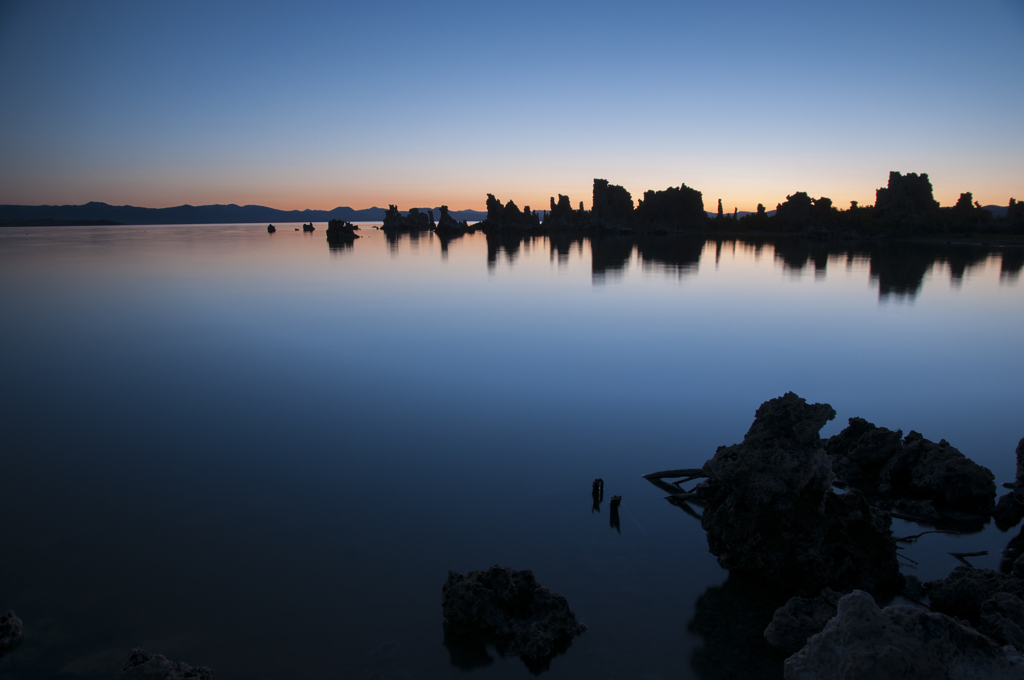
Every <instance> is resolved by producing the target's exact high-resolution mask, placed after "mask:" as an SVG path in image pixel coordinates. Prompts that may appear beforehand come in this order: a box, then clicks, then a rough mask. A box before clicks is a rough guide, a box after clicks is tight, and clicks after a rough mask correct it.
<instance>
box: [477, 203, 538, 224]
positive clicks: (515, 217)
mask: <svg viewBox="0 0 1024 680" xmlns="http://www.w3.org/2000/svg"><path fill="white" fill-rule="evenodd" d="M475 226H476V227H477V228H479V229H481V230H483V231H485V232H487V233H493V232H495V231H503V230H504V231H509V230H511V231H519V230H523V229H536V228H538V227H540V215H538V214H537V213H535V212H533V211H532V210H530V206H526V207H525V208H524V209H523V210H520V209H519V206H517V205H516V204H515V202H514V201H509V202H508V203H506V204H504V205H502V203H501V201H499V200H498V199H497V198H495V197H494V194H487V219H485V220H483V221H482V222H479V223H477V224H476V225H475Z"/></svg>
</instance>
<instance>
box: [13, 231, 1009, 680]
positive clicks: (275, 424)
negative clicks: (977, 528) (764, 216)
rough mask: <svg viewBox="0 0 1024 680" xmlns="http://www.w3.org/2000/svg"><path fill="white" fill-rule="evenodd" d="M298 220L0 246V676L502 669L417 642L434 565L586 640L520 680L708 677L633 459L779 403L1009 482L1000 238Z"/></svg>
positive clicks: (436, 609) (686, 594)
mask: <svg viewBox="0 0 1024 680" xmlns="http://www.w3.org/2000/svg"><path fill="white" fill-rule="evenodd" d="M294 226H297V225H287V226H280V228H279V231H278V232H277V233H276V234H272V235H271V234H267V233H266V227H265V225H212V226H168V227H102V228H73V227H68V228H59V229H52V228H51V229H4V230H2V231H0V319H2V324H0V385H2V389H0V414H2V415H0V499H2V507H3V514H2V517H3V521H2V524H0V526H2V529H0V537H2V544H0V545H2V548H0V610H6V609H8V608H13V609H14V610H15V611H16V612H17V613H18V614H19V616H21V618H22V619H23V620H24V622H25V641H24V643H23V645H22V646H21V647H20V648H19V649H18V650H17V651H16V652H15V653H14V654H11V655H9V656H8V657H5V658H4V659H3V660H2V661H0V677H3V678H43V677H54V676H57V675H58V674H64V675H62V676H61V677H73V676H75V675H78V676H81V677H105V678H109V677H112V675H113V672H114V670H115V669H116V668H118V667H119V665H120V663H121V662H122V661H123V659H124V657H125V655H126V654H127V651H128V650H129V649H130V648H131V647H134V646H142V647H145V648H147V649H149V650H151V651H154V652H158V653H162V654H165V655H167V656H168V657H170V658H172V659H178V660H182V661H186V662H188V663H191V664H201V665H208V666H210V667H212V668H213V669H214V672H215V674H216V677H217V678H221V679H224V678H371V677H373V678H449V677H458V678H467V677H471V678H478V679H479V680H485V679H490V678H526V677H529V672H528V671H527V669H526V667H525V665H524V664H523V663H522V662H521V661H520V660H519V659H518V658H510V659H507V658H503V657H501V656H500V655H498V654H496V653H495V652H494V650H493V649H491V650H490V651H489V655H490V661H487V660H486V659H484V660H477V661H476V663H477V664H480V663H482V664H483V665H477V667H475V668H473V669H471V670H467V669H466V668H464V666H467V665H472V664H471V663H469V662H467V661H466V660H465V659H463V658H461V657H458V656H456V657H455V659H454V663H453V656H452V654H450V653H449V650H448V649H447V648H446V647H445V646H444V644H443V630H442V617H441V606H440V594H441V585H442V583H443V582H444V580H445V576H446V574H447V571H448V570H449V569H454V570H457V571H460V572H466V571H468V570H473V569H485V568H487V567H488V566H490V565H492V564H495V563H499V564H503V565H507V566H511V567H514V568H518V569H532V570H534V572H535V573H536V575H537V577H538V579H539V581H540V582H541V583H542V584H543V585H546V586H548V587H549V588H551V589H552V590H555V591H557V592H560V593H562V594H563V595H565V596H566V597H567V598H568V600H569V602H570V605H571V606H572V607H573V608H574V609H575V610H576V612H577V614H578V615H579V617H580V619H581V620H582V621H583V622H584V623H586V624H587V625H588V626H589V627H590V628H589V630H588V631H587V632H586V633H584V634H583V635H582V636H581V637H579V638H577V639H576V640H575V641H574V642H573V644H572V646H571V647H570V648H569V650H568V651H567V652H566V653H565V654H563V655H560V656H558V657H556V658H555V659H554V660H553V661H552V663H551V667H550V670H549V671H548V672H547V673H546V674H545V675H546V676H547V677H550V678H579V677H587V678H623V677H633V678H696V677H700V678H716V677H727V676H728V675H729V673H730V672H732V671H730V669H729V663H728V659H727V658H726V659H725V660H723V659H721V658H719V657H718V656H716V654H719V651H716V645H715V641H714V640H711V641H709V642H708V643H707V644H706V642H705V639H704V637H703V636H702V635H701V626H700V624H699V623H698V624H697V625H694V624H692V623H691V622H692V621H693V620H694V617H695V604H696V603H697V601H698V598H700V597H701V596H702V594H705V592H706V591H708V589H709V588H711V589H712V590H711V591H709V592H711V593H712V594H713V593H716V592H719V591H718V590H717V589H716V588H717V586H720V585H721V584H722V583H723V582H724V581H725V580H726V577H727V574H726V573H725V572H724V571H722V570H721V569H720V568H719V567H718V566H717V563H716V561H715V559H714V557H713V556H711V555H710V554H708V552H707V544H706V542H705V539H704V534H703V531H702V530H701V529H700V525H699V523H698V522H697V521H696V520H694V519H692V518H690V517H688V516H687V515H685V514H684V513H683V512H681V511H680V510H679V509H678V508H676V507H673V506H671V505H669V504H668V503H666V502H665V500H664V499H663V496H664V494H663V493H661V492H659V491H658V490H657V489H656V488H655V487H653V486H652V485H650V484H649V483H647V482H646V481H644V480H642V479H640V475H641V474H642V473H645V472H650V471H653V470H656V469H663V468H668V467H696V466H699V465H700V464H702V463H703V461H704V460H706V459H707V458H709V457H710V456H711V455H713V453H714V451H715V448H716V447H717V446H719V445H722V444H732V443H735V442H737V441H740V440H741V439H742V437H743V434H744V433H745V432H746V430H747V428H748V427H749V425H750V422H751V420H752V418H753V414H754V410H755V409H756V408H757V406H758V405H759V404H761V402H763V401H765V400H767V399H770V398H772V397H776V396H779V395H781V394H783V393H784V392H786V391H790V390H792V391H795V392H796V393H798V394H799V395H800V396H802V397H805V398H807V399H808V400H809V401H822V402H828V403H830V404H831V405H832V406H833V407H834V408H835V409H836V411H837V412H838V414H839V415H838V417H837V418H836V420H835V421H833V422H832V423H830V424H829V425H828V426H826V428H825V429H824V430H823V434H824V435H825V436H829V435H832V434H835V433H836V432H838V431H839V430H840V429H842V427H844V426H845V424H846V420H847V418H849V417H852V416H862V417H865V418H867V419H869V420H871V421H873V422H875V423H876V424H878V425H882V426H886V427H890V428H893V429H897V428H902V429H903V430H904V432H905V433H906V432H908V431H909V430H911V429H915V430H918V431H920V432H922V433H923V434H924V435H925V436H926V437H928V438H930V439H934V440H938V439H940V438H945V439H947V440H949V441H950V442H951V443H952V444H953V445H955V446H957V447H958V448H959V449H960V450H962V451H963V452H964V453H966V454H967V455H968V456H970V457H972V458H974V459H975V460H977V461H978V462H980V463H982V464H984V465H987V466H988V467H989V468H991V469H992V471H993V472H994V473H995V475H996V478H997V481H998V482H1002V481H1009V480H1010V479H1012V477H1013V474H1014V456H1013V450H1014V447H1015V446H1016V443H1017V441H1018V440H1019V439H1020V438H1021V437H1022V436H1024V417H1022V415H1024V381H1022V376H1024V353H1022V352H1021V338H1022V337H1024V287H1022V285H1021V283H1020V279H1019V272H1020V269H1021V265H1022V264H1024V260H1022V258H1021V252H1022V251H1021V250H1020V249H1017V250H1011V249H1008V250H1006V251H1005V252H1002V251H1000V250H999V249H995V248H980V247H979V248H971V247H965V246H960V247H954V246H924V245H909V244H888V245H877V244H876V245H873V246H871V245H869V246H863V247H861V246H857V247H851V246H843V245H840V246H836V245H830V246H821V245H808V244H803V243H800V242H796V241H788V242H780V243H778V244H776V245H773V244H771V243H755V242H742V241H740V242H737V241H729V240H726V241H718V242H716V241H707V242H705V241H704V240H703V239H666V238H661V239H657V238H653V239H648V240H647V241H643V242H640V243H634V242H633V241H630V240H627V239H622V238H616V239H605V240H600V241H596V242H594V243H590V242H589V241H586V240H579V239H572V238H568V237H566V238H559V239H554V240H549V239H547V238H539V239H530V240H527V241H522V240H520V239H506V240H501V239H494V240H491V241H488V239H487V238H485V237H484V236H483V235H482V234H478V235H473V236H468V237H465V238H462V239H458V240H455V241H452V242H450V243H448V242H442V241H441V239H439V238H437V237H436V236H430V235H426V236H421V237H420V238H418V239H411V238H410V237H408V236H405V237H402V238H401V239H392V240H388V239H386V238H385V236H384V234H383V233H381V232H379V231H376V230H372V229H370V230H367V228H366V226H365V225H364V229H363V231H362V233H363V234H364V238H361V239H359V240H357V241H355V243H354V244H353V245H352V246H351V247H348V248H337V249H331V248H329V247H328V245H327V243H326V242H325V240H324V228H323V225H318V228H317V231H316V232H315V233H314V234H312V235H308V234H303V233H302V232H295V231H292V229H293V227H294ZM595 477H603V478H604V480H605V488H606V498H609V497H610V496H611V495H613V494H618V495H621V496H622V497H623V501H622V507H621V517H620V520H621V527H620V528H619V530H616V529H615V528H613V527H611V526H610V523H609V515H608V507H607V504H604V505H602V506H601V510H600V512H593V511H592V508H591V505H592V504H591V498H590V482H591V480H593V479H594V478H595ZM1003 491H1004V490H1002V489H1000V493H1002V492H1003ZM895 524H896V525H898V526H897V528H896V532H897V533H898V534H901V533H916V532H915V531H911V530H910V529H912V528H913V527H912V525H907V524H906V523H904V522H900V521H897V522H895ZM904 530H905V531H904ZM1017 532H1018V530H1017V529H1014V530H1012V531H1010V532H1008V533H1001V532H999V531H998V530H997V529H995V528H994V527H989V528H987V529H986V530H985V531H984V532H983V533H981V534H974V535H971V536H930V537H928V539H927V540H922V541H921V542H920V543H918V544H917V545H915V546H913V547H911V548H910V549H908V550H907V551H906V552H907V554H908V555H909V556H911V557H912V558H913V559H916V560H918V561H919V562H920V565H919V566H918V567H917V569H916V570H913V571H908V572H907V573H916V574H917V575H919V576H920V577H922V578H925V579H929V578H935V577H939V576H943V575H945V574H946V573H948V571H949V570H950V569H952V567H953V566H955V565H956V564H957V563H956V562H955V561H954V560H953V558H951V557H950V556H949V555H948V554H947V552H948V551H950V550H958V549H959V550H983V549H988V550H990V551H991V554H990V555H989V556H988V557H984V558H979V559H978V560H976V561H975V564H976V566H986V567H995V566H996V565H997V564H998V559H999V557H998V551H999V549H1000V548H1002V547H1003V546H1004V545H1005V544H1006V542H1007V541H1008V540H1009V538H1010V537H1012V536H1014V535H1016V534H1017ZM460 666H463V667H460Z"/></svg>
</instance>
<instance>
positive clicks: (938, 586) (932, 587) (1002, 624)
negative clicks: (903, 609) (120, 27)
mask: <svg viewBox="0 0 1024 680" xmlns="http://www.w3.org/2000/svg"><path fill="white" fill-rule="evenodd" d="M925 587H926V588H927V589H928V594H929V597H930V600H931V606H932V608H933V609H935V611H937V612H942V613H943V614H948V615H950V616H956V617H958V618H961V619H964V620H965V621H969V622H970V623H971V624H972V625H973V626H974V627H975V628H977V629H978V630H979V631H980V632H982V633H984V634H985V635H988V636H989V637H991V638H992V639H993V640H995V641H996V642H998V643H1000V644H1004V645H1005V644H1012V645H1014V646H1018V645H1020V646H1019V647H1018V649H1022V650H1024V599H1022V598H1024V581H1022V580H1021V579H1020V578H1019V577H1017V576H1016V575H1014V574H1000V573H999V572H998V571H992V570H991V569H971V568H970V567H957V568H955V569H954V570H953V571H952V572H950V574H949V576H947V577H946V578H943V579H938V580H936V581H931V582H929V583H927V584H925Z"/></svg>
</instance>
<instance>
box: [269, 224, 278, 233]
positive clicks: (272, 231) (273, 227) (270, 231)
mask: <svg viewBox="0 0 1024 680" xmlns="http://www.w3.org/2000/svg"><path fill="white" fill-rule="evenodd" d="M275 231H277V227H275V226H274V225H273V224H268V225H267V233H268V234H273V233H274V232H275Z"/></svg>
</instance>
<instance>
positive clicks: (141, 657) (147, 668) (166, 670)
mask: <svg viewBox="0 0 1024 680" xmlns="http://www.w3.org/2000/svg"><path fill="white" fill-rule="evenodd" d="M120 677H121V678H125V679H130V680H213V671H211V670H210V669H209V668H207V667H206V666H197V667H193V666H189V665H188V664H185V663H182V662H180V661H168V660H167V657H165V656H163V655H161V654H151V653H149V652H147V651H146V650H144V649H140V648H138V647H136V648H135V649H133V650H132V651H131V653H130V654H129V655H128V658H127V659H125V662H124V666H123V667H122V668H121V675H120Z"/></svg>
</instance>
